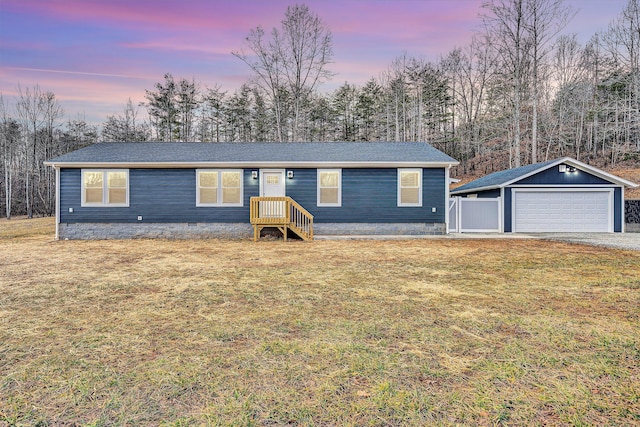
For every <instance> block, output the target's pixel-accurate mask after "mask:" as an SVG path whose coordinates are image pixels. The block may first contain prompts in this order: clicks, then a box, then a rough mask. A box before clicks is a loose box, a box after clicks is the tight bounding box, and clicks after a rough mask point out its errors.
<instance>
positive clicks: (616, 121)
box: [0, 0, 640, 218]
mask: <svg viewBox="0 0 640 427" xmlns="http://www.w3.org/2000/svg"><path fill="white" fill-rule="evenodd" d="M574 16H575V11H574V10H572V9H571V8H570V7H569V6H567V5H566V4H565V3H564V2H563V1H562V0H490V1H487V2H486V3H484V4H483V7H482V10H481V11H480V13H479V15H478V20H479V26H478V31H477V32H476V33H475V34H474V36H473V37H472V39H471V40H470V41H469V44H468V45H466V46H463V47H459V48H455V49H453V50H451V51H450V52H446V53H443V54H442V55H441V57H440V58H439V60H437V61H435V62H434V61H427V60H425V59H424V58H417V57H412V56H410V55H408V54H406V53H404V54H403V53H399V56H398V57H397V58H396V59H395V60H394V61H393V62H392V63H391V64H390V65H389V67H388V69H387V70H386V71H385V72H383V73H381V74H380V75H379V76H372V77H371V78H370V80H369V81H368V82H367V83H366V84H364V85H361V86H358V85H355V84H351V83H349V82H345V83H344V84H342V85H341V86H339V87H338V88H337V89H336V90H335V91H332V92H330V93H327V92H323V91H322V85H321V84H322V83H323V82H325V81H327V80H328V79H331V77H332V76H333V73H332V71H331V64H332V47H333V38H332V34H331V30H330V28H328V26H327V25H326V24H325V23H324V22H323V21H322V20H321V19H320V18H319V16H318V15H317V14H316V13H315V12H314V11H312V10H310V9H309V8H308V7H307V6H306V5H304V4H298V5H292V6H290V7H288V8H287V11H286V13H285V16H284V17H283V20H282V22H281V26H280V27H278V28H273V29H270V30H265V29H263V28H261V27H256V28H254V29H251V30H248V35H247V37H246V38H245V40H244V44H243V48H242V49H241V50H239V51H236V52H232V53H230V54H233V55H235V56H236V57H237V58H238V60H239V61H243V62H244V63H245V64H246V65H247V66H248V67H249V68H250V69H251V71H252V75H253V77H252V78H251V79H250V80H249V81H247V82H246V83H245V84H243V85H242V86H241V87H240V88H239V89H237V90H235V91H233V92H230V91H228V90H225V88H223V87H221V86H218V85H214V86H212V87H208V86H205V85H203V84H201V83H200V82H198V81H195V79H193V78H188V77H174V76H173V75H172V74H171V72H170V70H168V72H167V73H166V74H165V75H164V76H161V81H160V82H158V83H156V84H155V85H154V86H153V87H152V88H148V89H146V92H145V93H146V95H145V99H144V100H142V101H141V102H134V101H132V100H131V99H128V100H123V104H124V107H123V111H122V112H121V113H120V114H116V115H110V116H108V117H106V118H105V120H104V122H103V123H102V124H101V125H95V124H92V123H88V122H87V121H86V120H84V119H82V117H80V116H78V117H76V118H66V117H65V112H64V111H63V109H62V107H61V105H60V103H59V101H58V100H57V98H56V95H55V94H54V93H53V92H51V91H48V90H47V89H46V88H41V87H40V86H38V85H36V86H33V87H25V88H22V87H19V86H18V91H17V92H18V95H17V96H16V97H12V98H4V97H1V96H0V156H1V163H0V182H1V186H0V208H1V209H2V212H3V214H4V216H6V217H7V218H10V217H11V216H13V215H27V216H28V217H32V216H40V215H52V214H53V213H54V212H55V179H54V178H55V174H54V171H53V170H51V168H48V167H45V166H44V165H43V162H44V161H45V160H47V159H50V158H52V157H55V156H57V155H60V154H64V153H66V152H69V151H71V150H75V149H77V148H80V147H83V146H87V145H90V144H94V143H99V142H123V141H127V142H132V141H140V142H144V141H177V142H180V141H201V142H211V143H216V142H241V141H256V142H262V141H283V142H284V141H320V142H324V141H364V142H366V141H426V142H428V143H430V144H432V145H433V146H435V147H436V148H438V149H440V150H442V151H444V152H445V153H447V154H449V155H450V156H452V157H454V158H455V159H457V160H459V161H460V166H458V167H457V168H456V169H455V170H454V171H452V175H453V176H456V177H459V178H463V179H469V178H471V177H476V176H481V175H484V174H487V173H491V172H493V171H496V170H501V169H505V168H511V167H517V166H520V165H525V164H530V163H536V162H539V161H544V160H547V159H551V158H556V157H560V156H572V157H574V158H576V159H578V160H580V161H583V162H586V163H589V164H592V165H595V166H597V167H602V168H605V169H607V170H613V169H616V170H617V169H620V168H625V167H628V168H634V167H637V166H638V164H639V163H640V5H639V4H638V0H629V2H628V4H627V5H626V6H625V7H624V9H623V10H621V11H620V14H619V15H618V17H617V18H616V19H615V20H613V21H612V22H610V23H609V26H608V28H607V29H606V30H605V31H602V32H598V33H595V34H593V36H592V37H591V38H590V40H589V41H588V42H587V43H585V44H581V43H580V42H579V40H578V37H577V35H575V34H565V33H564V32H563V30H564V28H565V27H566V25H567V23H568V22H570V21H571V19H573V17H574Z"/></svg>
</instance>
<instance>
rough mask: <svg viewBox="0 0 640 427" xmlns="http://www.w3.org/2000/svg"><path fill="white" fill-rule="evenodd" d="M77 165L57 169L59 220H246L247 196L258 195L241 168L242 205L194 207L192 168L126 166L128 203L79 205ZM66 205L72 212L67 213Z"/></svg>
mask: <svg viewBox="0 0 640 427" xmlns="http://www.w3.org/2000/svg"><path fill="white" fill-rule="evenodd" d="M80 175H81V174H80V169H63V170H62V171H61V173H60V191H61V197H60V199H61V202H60V222H62V223H73V222H137V220H138V219H137V218H138V215H142V217H143V221H144V222H248V221H249V198H250V197H252V196H257V195H258V190H259V186H258V180H254V179H251V171H250V170H245V171H244V173H243V180H244V201H243V204H244V206H242V207H220V208H211V207H196V172H195V170H194V169H130V170H129V207H128V208H118V207H94V208H87V207H81V206H80V200H81V192H82V188H81V177H80ZM69 208H73V210H74V212H73V213H69Z"/></svg>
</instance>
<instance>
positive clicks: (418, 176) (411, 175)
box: [398, 169, 422, 206]
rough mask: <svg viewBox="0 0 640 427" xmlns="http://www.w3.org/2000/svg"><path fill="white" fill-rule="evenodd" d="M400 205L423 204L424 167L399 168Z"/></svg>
mask: <svg viewBox="0 0 640 427" xmlns="http://www.w3.org/2000/svg"><path fill="white" fill-rule="evenodd" d="M398 206H422V169H398Z"/></svg>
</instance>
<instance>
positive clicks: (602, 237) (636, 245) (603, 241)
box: [531, 233, 640, 251]
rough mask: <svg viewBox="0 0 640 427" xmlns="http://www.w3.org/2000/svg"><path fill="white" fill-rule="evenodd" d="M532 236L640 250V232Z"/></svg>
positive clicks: (534, 235) (533, 235)
mask: <svg viewBox="0 0 640 427" xmlns="http://www.w3.org/2000/svg"><path fill="white" fill-rule="evenodd" d="M531 236H532V237H535V238H538V239H543V240H555V241H561V242H569V243H582V244H586V245H593V246H603V247H607V248H615V249H627V250H632V251H640V233H553V234H552V233H549V234H532V235H531Z"/></svg>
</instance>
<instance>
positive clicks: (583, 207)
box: [513, 189, 613, 233]
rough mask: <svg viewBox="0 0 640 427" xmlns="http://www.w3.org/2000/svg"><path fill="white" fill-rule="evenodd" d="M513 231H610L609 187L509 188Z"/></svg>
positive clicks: (610, 206) (610, 196) (610, 204)
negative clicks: (535, 189)
mask: <svg viewBox="0 0 640 427" xmlns="http://www.w3.org/2000/svg"><path fill="white" fill-rule="evenodd" d="M513 198H514V204H513V206H514V215H513V218H514V227H513V229H514V231H516V232H521V233H523V232H524V233H547V232H608V231H613V228H612V227H613V225H612V224H613V221H611V219H612V217H613V213H612V203H611V200H612V198H613V194H612V192H611V191H607V190H605V191H597V190H590V191H564V190H563V191H523V190H515V189H514V191H513Z"/></svg>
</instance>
